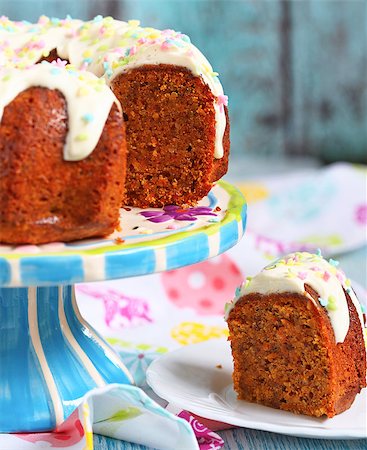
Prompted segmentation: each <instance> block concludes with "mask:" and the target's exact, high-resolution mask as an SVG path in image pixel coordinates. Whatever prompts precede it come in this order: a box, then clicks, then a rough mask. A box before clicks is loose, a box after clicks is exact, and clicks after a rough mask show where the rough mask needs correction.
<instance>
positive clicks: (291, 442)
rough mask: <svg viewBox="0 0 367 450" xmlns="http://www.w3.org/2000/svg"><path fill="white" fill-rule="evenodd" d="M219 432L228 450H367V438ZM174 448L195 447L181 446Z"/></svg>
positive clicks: (105, 441)
mask: <svg viewBox="0 0 367 450" xmlns="http://www.w3.org/2000/svg"><path fill="white" fill-rule="evenodd" d="M218 434H220V435H221V437H222V438H223V439H224V442H225V445H224V447H223V449H224V450H329V449H330V450H366V448H367V439H361V440H354V441H346V440H340V441H337V440H326V439H325V440H323V439H302V438H297V437H292V436H284V435H280V434H275V433H268V432H266V431H256V430H249V429H246V428H239V429H233V430H227V431H222V432H219V433H218ZM94 446H95V450H122V449H123V450H148V449H147V447H142V446H140V445H136V444H130V443H127V442H121V441H116V440H115V439H110V438H105V437H104V436H98V435H96V436H94ZM172 450H191V449H184V448H179V447H178V448H177V449H172Z"/></svg>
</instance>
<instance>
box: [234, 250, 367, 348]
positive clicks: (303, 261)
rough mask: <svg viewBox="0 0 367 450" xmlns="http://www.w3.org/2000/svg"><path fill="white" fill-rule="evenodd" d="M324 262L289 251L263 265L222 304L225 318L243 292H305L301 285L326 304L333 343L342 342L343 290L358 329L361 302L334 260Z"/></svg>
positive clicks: (345, 313) (347, 320)
mask: <svg viewBox="0 0 367 450" xmlns="http://www.w3.org/2000/svg"><path fill="white" fill-rule="evenodd" d="M330 261H331V263H332V264H330V263H329V262H327V261H326V260H325V259H323V258H322V257H321V256H318V255H314V254H311V253H307V252H302V253H301V252H297V253H291V254H289V255H287V256H284V257H283V258H281V259H279V260H277V261H275V262H274V263H273V264H270V265H268V266H267V267H265V268H264V269H263V270H262V271H261V272H260V273H259V274H257V275H256V276H255V277H254V278H252V279H248V280H247V282H246V283H244V284H243V285H242V286H241V288H240V289H238V291H237V292H236V297H235V298H234V300H233V301H232V303H231V304H228V305H227V307H226V319H227V318H228V315H229V313H230V311H231V310H232V309H233V307H234V305H235V304H236V302H237V301H238V300H239V299H240V298H241V297H242V296H244V295H247V294H250V293H259V294H263V295H267V294H271V293H280V292H292V293H299V294H302V295H306V296H307V297H308V298H310V299H311V300H312V301H314V299H313V298H312V297H311V296H310V295H309V294H308V293H307V292H306V291H305V284H307V285H309V286H310V287H311V288H312V289H314V290H315V291H316V292H317V294H318V296H319V301H320V303H321V304H322V305H323V306H326V310H327V313H328V316H329V318H330V322H331V325H332V327H333V330H334V334H335V340H336V342H337V343H339V342H343V341H344V339H345V337H346V335H347V333H348V330H349V323H350V318H349V310H348V303H347V299H346V296H345V294H344V291H343V289H344V290H346V291H347V292H348V294H349V296H350V298H351V300H352V302H353V305H354V306H355V308H356V311H357V312H358V316H359V320H360V323H361V327H362V331H363V329H364V324H363V316H362V310H361V305H360V303H359V301H358V299H357V297H356V295H355V294H354V292H353V290H352V289H351V288H350V280H348V279H347V278H346V277H345V274H344V273H343V272H342V271H341V270H338V269H337V268H336V262H335V261H333V260H330Z"/></svg>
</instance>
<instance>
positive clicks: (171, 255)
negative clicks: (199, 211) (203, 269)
mask: <svg viewBox="0 0 367 450" xmlns="http://www.w3.org/2000/svg"><path fill="white" fill-rule="evenodd" d="M166 252H167V253H166V254H167V270H172V269H176V268H177V267H181V266H187V265H188V264H195V263H197V262H200V261H203V260H204V259H206V258H207V257H208V256H209V246H208V236H207V235H206V234H205V233H199V234H196V235H193V236H190V237H188V238H186V239H184V240H183V241H182V242H174V243H173V244H172V245H169V244H168V245H167V247H166Z"/></svg>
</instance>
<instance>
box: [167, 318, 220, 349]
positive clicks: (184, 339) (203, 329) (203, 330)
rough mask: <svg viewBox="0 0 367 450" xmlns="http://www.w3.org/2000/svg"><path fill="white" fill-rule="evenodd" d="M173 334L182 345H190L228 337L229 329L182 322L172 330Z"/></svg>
mask: <svg viewBox="0 0 367 450" xmlns="http://www.w3.org/2000/svg"><path fill="white" fill-rule="evenodd" d="M171 336H172V338H173V339H175V340H176V341H177V342H178V343H179V344H181V345H190V344H197V343H199V342H203V341H207V340H209V339H219V338H227V337H228V329H227V328H224V327H218V326H211V325H204V324H203V323H197V322H182V323H180V324H179V325H178V326H177V327H175V328H173V329H172V330H171Z"/></svg>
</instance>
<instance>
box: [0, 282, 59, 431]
mask: <svg viewBox="0 0 367 450" xmlns="http://www.w3.org/2000/svg"><path fill="white" fill-rule="evenodd" d="M0 317H1V322H0V358H1V364H0V380H1V384H0V430H2V431H7V432H16V431H17V432H19V431H22V430H25V431H28V430H30V429H31V430H32V431H42V430H47V429H51V428H54V427H55V415H54V411H53V409H52V406H51V405H52V402H51V398H50V397H49V398H47V397H45V396H44V394H43V395H41V396H37V392H42V393H43V392H44V391H45V390H46V391H47V389H45V380H44V378H43V375H42V372H41V367H40V365H39V362H38V359H37V356H36V354H35V351H34V348H33V346H32V343H31V341H30V339H29V323H28V289H27V288H20V289H12V288H8V289H7V288H0ZM30 411H31V412H32V414H31V415H30V414H29V412H30Z"/></svg>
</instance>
